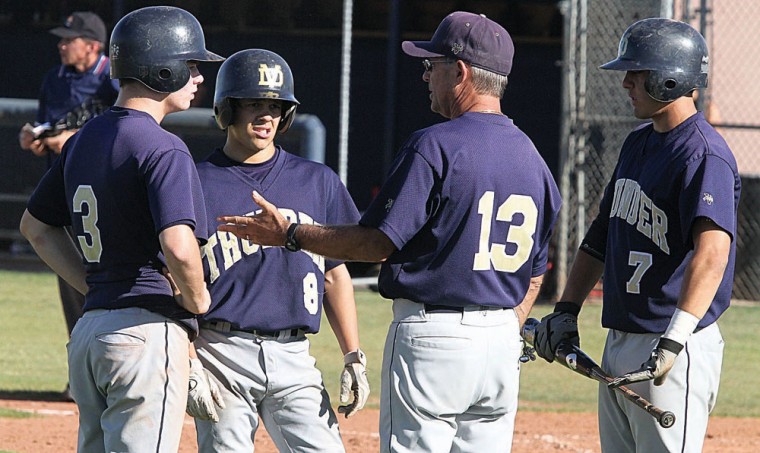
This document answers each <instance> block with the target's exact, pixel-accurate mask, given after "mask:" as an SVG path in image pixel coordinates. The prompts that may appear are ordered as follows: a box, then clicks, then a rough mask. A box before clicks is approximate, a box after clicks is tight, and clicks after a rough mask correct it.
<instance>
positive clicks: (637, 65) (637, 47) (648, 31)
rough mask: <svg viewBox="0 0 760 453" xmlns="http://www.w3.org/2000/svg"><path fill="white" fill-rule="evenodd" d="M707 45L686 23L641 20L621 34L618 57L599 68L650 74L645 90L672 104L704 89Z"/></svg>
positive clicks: (668, 20)
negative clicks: (696, 90) (684, 96)
mask: <svg viewBox="0 0 760 453" xmlns="http://www.w3.org/2000/svg"><path fill="white" fill-rule="evenodd" d="M707 64H708V56H707V43H706V42H705V38H703V37H702V35H700V34H699V32H698V31H697V30H695V29H694V28H692V27H691V26H690V25H689V24H686V23H683V22H678V21H675V20H670V19H662V18H651V19H643V20H640V21H638V22H636V23H634V24H633V25H631V26H630V27H628V29H627V30H626V31H625V32H624V33H623V36H622V38H621V39H620V46H619V48H618V56H617V58H615V59H614V60H612V61H610V62H608V63H605V64H603V65H602V66H600V67H601V69H612V70H617V71H649V76H648V77H647V79H646V82H645V84H644V87H645V88H646V91H647V93H648V94H649V96H651V97H652V99H654V100H656V101H660V102H672V101H674V100H676V99H678V98H680V97H681V96H683V95H685V94H687V93H690V92H692V91H693V90H695V89H697V88H705V87H707Z"/></svg>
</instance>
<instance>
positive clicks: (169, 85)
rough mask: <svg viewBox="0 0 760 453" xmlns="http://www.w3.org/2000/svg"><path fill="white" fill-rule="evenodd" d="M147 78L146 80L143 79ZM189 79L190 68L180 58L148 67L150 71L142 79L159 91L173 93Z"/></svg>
mask: <svg viewBox="0 0 760 453" xmlns="http://www.w3.org/2000/svg"><path fill="white" fill-rule="evenodd" d="M145 79H147V80H145ZM188 80H190V68H188V67H187V63H186V62H185V61H182V60H172V61H167V62H166V63H165V64H157V65H154V66H152V67H151V68H150V73H149V74H148V76H147V77H145V78H144V79H142V81H143V82H144V83H145V84H146V85H148V87H150V88H151V89H153V90H156V91H159V92H161V93H174V92H175V91H178V90H179V89H180V88H182V87H183V86H185V84H186V83H187V81H188Z"/></svg>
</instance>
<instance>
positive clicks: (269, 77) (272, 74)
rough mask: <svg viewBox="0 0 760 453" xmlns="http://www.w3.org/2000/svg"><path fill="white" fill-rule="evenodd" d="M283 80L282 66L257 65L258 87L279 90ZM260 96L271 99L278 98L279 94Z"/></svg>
mask: <svg viewBox="0 0 760 453" xmlns="http://www.w3.org/2000/svg"><path fill="white" fill-rule="evenodd" d="M284 80H285V77H284V76H283V74H282V66H280V65H278V64H277V65H274V66H271V67H270V66H267V65H266V64H264V63H261V64H259V86H265V87H268V88H271V89H276V90H279V89H280V88H282V84H283V82H284ZM262 94H263V95H264V96H266V97H270V96H269V95H271V97H273V98H277V97H279V94H277V93H262Z"/></svg>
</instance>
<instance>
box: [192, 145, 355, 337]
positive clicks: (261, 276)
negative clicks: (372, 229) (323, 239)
mask: <svg viewBox="0 0 760 453" xmlns="http://www.w3.org/2000/svg"><path fill="white" fill-rule="evenodd" d="M198 174H199V175H200V178H201V183H202V185H203V193H204V197H205V200H206V211H207V214H208V223H209V224H214V223H215V222H216V218H217V216H219V215H227V214H230V213H235V214H237V215H249V214H253V213H254V212H255V211H257V210H258V206H256V205H255V204H254V203H253V201H252V200H251V192H252V191H254V190H256V191H257V192H259V193H260V194H262V195H263V196H264V197H265V198H266V199H267V200H269V202H271V203H273V204H274V205H275V206H277V208H278V209H279V210H280V212H281V213H282V214H283V215H284V216H285V217H286V218H287V219H288V220H290V221H291V222H298V223H304V224H317V225H327V224H345V223H354V224H355V223H356V222H357V220H358V219H359V213H358V211H357V209H356V206H355V205H354V202H353V200H352V199H351V196H350V195H349V194H348V191H347V190H346V188H345V186H344V185H343V184H342V183H341V181H340V179H339V178H338V176H337V175H336V174H335V172H333V171H332V170H331V169H330V168H329V167H327V166H325V165H323V164H320V163H317V162H312V161H310V160H307V159H303V158H300V157H298V156H295V155H293V154H289V153H287V152H286V151H284V150H283V149H282V148H281V147H279V146H277V147H276V150H275V156H274V157H273V158H272V159H270V160H269V161H267V162H265V163H262V164H245V163H240V162H236V161H233V160H232V159H230V158H228V157H227V156H226V155H225V154H224V153H223V152H222V150H220V149H217V150H215V151H214V152H213V153H212V154H211V155H210V156H209V157H208V159H206V160H205V161H203V162H201V163H199V164H198ZM202 256H203V266H204V270H205V273H206V281H207V283H208V288H209V292H210V293H211V308H210V309H209V311H208V312H207V313H206V314H205V315H204V318H205V319H206V320H209V321H226V322H229V323H231V324H232V326H233V329H236V330H254V329H257V330H266V331H277V330H284V329H293V328H300V329H303V330H304V331H306V332H310V333H314V332H317V331H319V324H320V320H321V316H322V297H323V295H324V292H325V282H324V277H325V275H324V274H325V271H327V270H330V269H332V268H333V267H335V266H337V265H339V264H341V261H334V260H325V258H324V257H322V256H320V255H316V254H313V253H310V252H306V251H303V250H302V251H299V252H290V251H288V250H286V249H285V248H284V247H261V246H259V245H257V244H253V243H251V242H249V241H246V240H244V239H239V238H237V237H236V236H235V235H232V234H229V233H225V232H221V231H217V232H216V233H213V234H212V235H211V236H210V237H209V240H208V243H207V244H206V245H205V246H204V247H203V249H202Z"/></svg>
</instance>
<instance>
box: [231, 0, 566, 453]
mask: <svg viewBox="0 0 760 453" xmlns="http://www.w3.org/2000/svg"><path fill="white" fill-rule="evenodd" d="M402 48H403V50H404V52H405V53H407V54H408V55H411V56H413V57H419V58H423V60H422V64H423V66H424V71H423V74H422V80H423V81H424V82H425V83H427V88H428V91H429V92H430V108H431V109H432V110H433V111H434V112H437V113H439V114H440V115H441V116H443V117H445V118H448V119H449V121H446V122H443V123H440V124H436V125H434V126H431V127H428V128H426V129H422V130H419V131H417V132H415V133H413V134H412V136H411V137H410V138H409V139H408V140H407V141H406V143H405V144H404V145H403V147H402V149H401V152H400V153H399V155H398V157H397V159H396V161H395V162H394V164H393V167H392V169H391V171H390V173H389V174H388V175H387V178H386V182H385V184H384V185H383V187H382V188H381V189H380V192H379V193H378V195H377V197H376V198H375V200H374V201H373V202H372V204H371V205H370V207H369V208H368V209H367V210H366V211H365V213H364V215H363V217H362V218H361V220H360V221H359V225H338V226H318V225H306V224H298V223H291V220H288V219H287V218H286V217H285V216H283V215H282V214H280V213H279V212H278V211H277V208H276V207H275V206H273V205H272V204H270V203H269V202H267V201H266V200H265V199H264V198H263V197H261V195H259V194H258V193H257V192H254V195H253V200H254V202H255V204H256V205H258V207H260V208H261V209H262V212H261V213H260V214H258V215H256V216H254V217H239V216H223V217H220V221H221V222H224V223H223V224H221V225H220V226H219V227H218V228H219V230H221V231H228V232H231V233H234V234H236V235H238V236H240V237H243V238H246V239H249V240H250V241H252V242H255V243H258V244H263V245H271V246H285V247H286V248H287V249H288V250H300V249H305V250H309V251H311V252H314V253H317V254H319V255H324V256H329V257H333V258H338V259H343V260H356V261H382V263H383V264H382V269H381V272H380V277H379V282H378V286H379V289H380V293H381V294H382V295H383V296H384V297H386V298H388V299H392V300H393V322H392V324H391V326H390V329H389V331H388V336H387V339H386V344H385V351H384V357H383V365H382V374H381V376H382V389H381V396H380V399H381V401H380V438H381V448H380V450H381V451H383V452H419V451H427V452H438V451H461V452H484V451H496V450H498V451H509V450H510V448H511V444H512V434H513V431H514V420H515V413H516V411H517V392H518V388H519V371H520V362H519V358H520V355H521V353H522V341H521V339H520V334H519V330H520V326H521V325H522V323H523V322H524V321H525V319H526V317H527V315H528V313H529V312H530V309H531V307H532V306H533V303H534V301H535V299H536V297H537V295H538V292H539V289H540V287H541V282H542V279H543V274H544V272H545V271H546V263H547V253H548V245H549V238H550V236H551V232H552V228H553V226H554V223H555V220H556V218H557V214H558V211H559V207H560V203H561V201H560V196H559V191H558V190H557V186H556V184H555V183H554V179H553V178H552V175H551V173H550V172H549V169H548V168H547V166H546V163H545V162H544V160H543V159H542V158H541V156H540V155H539V153H538V151H537V150H536V148H535V146H534V145H533V143H532V142H531V140H530V139H529V138H528V137H527V136H526V135H525V134H524V133H523V132H522V131H521V130H520V129H518V128H517V127H516V126H515V125H514V123H513V122H512V120H511V119H510V118H509V117H507V116H506V115H504V114H503V113H502V112H501V105H500V98H501V97H502V95H503V93H504V89H505V88H506V86H507V76H508V75H509V73H510V71H511V69H512V58H513V56H514V46H513V44H512V40H511V38H510V36H509V33H507V31H506V30H505V29H504V28H503V27H501V26H500V25H499V24H497V23H495V22H493V21H492V20H490V19H488V18H486V17H485V16H483V15H478V14H472V13H466V12H455V13H452V14H450V15H448V16H447V17H446V18H445V19H444V20H443V21H442V22H441V24H440V26H439V27H438V29H437V30H436V32H435V34H434V35H433V38H432V39H431V40H430V41H405V42H404V43H403V46H402ZM258 207H254V209H257V208H258Z"/></svg>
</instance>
